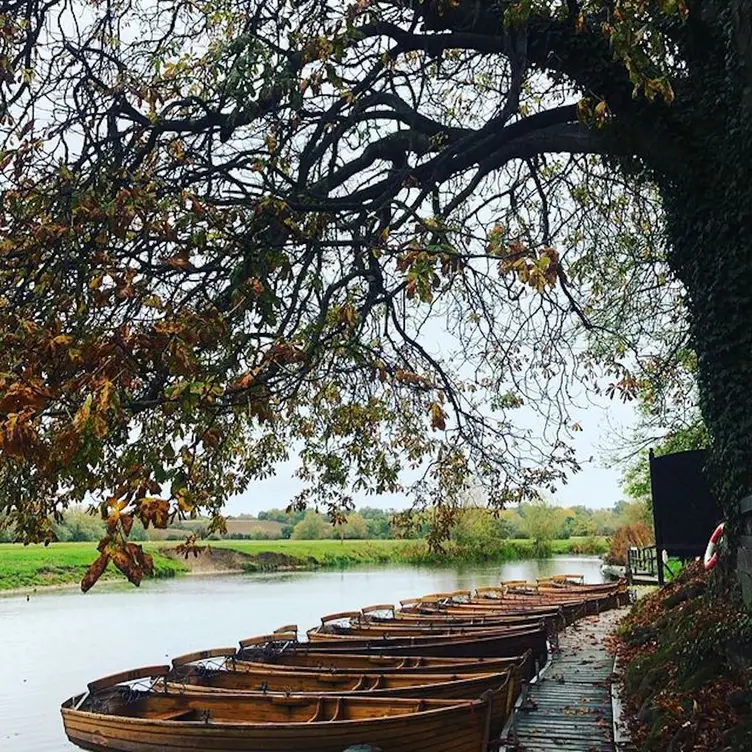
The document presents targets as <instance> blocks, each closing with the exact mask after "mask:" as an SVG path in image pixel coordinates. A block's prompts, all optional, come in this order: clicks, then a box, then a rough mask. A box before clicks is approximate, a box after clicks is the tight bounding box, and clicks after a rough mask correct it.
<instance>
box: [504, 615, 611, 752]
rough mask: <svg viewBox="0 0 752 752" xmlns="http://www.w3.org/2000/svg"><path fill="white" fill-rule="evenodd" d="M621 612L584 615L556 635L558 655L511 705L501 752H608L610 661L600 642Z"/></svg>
mask: <svg viewBox="0 0 752 752" xmlns="http://www.w3.org/2000/svg"><path fill="white" fill-rule="evenodd" d="M624 613H625V609H615V610H613V611H606V612H605V613H603V614H601V615H600V616H587V617H585V618H584V619H581V620H580V621H578V622H577V623H576V624H574V625H572V626H571V627H568V628H567V629H566V630H565V631H564V632H562V633H561V634H560V635H559V649H558V651H555V652H554V655H553V656H552V659H551V661H550V662H549V664H548V665H547V666H546V668H545V669H544V670H543V671H542V672H541V675H540V677H539V679H538V680H537V681H536V682H534V683H532V684H531V685H530V686H529V688H528V690H527V692H526V693H523V695H522V697H521V698H520V700H519V701H518V703H517V708H516V710H515V715H514V718H513V720H512V723H511V727H510V729H509V733H508V736H507V739H506V740H505V745H506V749H507V750H509V751H510V752H511V751H512V750H514V751H515V752H553V751H554V750H561V752H614V750H615V749H616V747H615V745H614V733H613V712H612V706H611V677H612V672H613V667H614V658H613V656H611V655H609V654H608V653H607V652H606V647H605V644H604V638H605V636H606V635H607V634H608V633H609V632H610V631H611V630H612V628H613V627H614V625H615V624H616V622H617V621H618V620H619V619H620V618H621V617H622V616H623V615H624ZM504 748H505V747H504V746H502V749H504Z"/></svg>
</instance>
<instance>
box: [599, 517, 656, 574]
mask: <svg viewBox="0 0 752 752" xmlns="http://www.w3.org/2000/svg"><path fill="white" fill-rule="evenodd" d="M653 543H655V536H654V535H653V529H652V528H651V527H650V526H649V525H647V524H645V523H644V522H636V523H634V524H633V525H623V526H622V527H620V528H618V529H617V530H616V532H615V533H614V534H613V535H612V536H611V537H610V538H609V540H608V551H607V552H606V555H605V556H604V560H605V562H606V563H607V564H616V565H620V566H625V565H626V563H627V551H628V550H629V549H630V548H631V547H632V546H637V547H638V548H643V547H644V546H650V545H652V544H653Z"/></svg>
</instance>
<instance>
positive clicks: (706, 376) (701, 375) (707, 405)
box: [664, 154, 752, 548]
mask: <svg viewBox="0 0 752 752" xmlns="http://www.w3.org/2000/svg"><path fill="white" fill-rule="evenodd" d="M737 156H738V159H737V161H736V163H735V164H727V165H723V164H718V163H715V164H714V165H713V166H712V168H710V171H708V172H706V173H705V175H704V176H702V177H700V176H698V173H697V172H696V171H693V173H692V175H691V176H687V181H686V185H685V186H684V187H683V188H681V189H679V190H678V191H677V188H676V186H673V187H672V189H673V191H674V195H673V196H672V197H671V198H670V199H669V200H668V201H667V204H668V206H667V220H668V231H669V237H670V240H671V241H672V242H673V251H672V255H671V257H670V263H671V266H672V267H673V269H674V271H675V272H676V274H677V276H678V277H679V278H680V279H681V281H682V282H683V283H684V285H685V286H686V288H687V292H688V306H689V312H690V317H691V333H692V339H693V346H694V348H695V351H696V353H697V358H698V364H697V376H698V386H699V397H700V409H701V411H702V415H703V418H704V419H705V423H706V425H707V428H708V432H709V434H710V437H711V447H710V466H709V468H708V469H709V471H710V479H711V483H712V486H713V488H714V491H715V493H716V494H717V498H718V500H719V502H720V503H721V505H722V507H723V508H724V510H725V512H726V519H727V521H728V523H729V531H728V532H729V534H730V535H729V539H730V541H731V544H732V548H733V547H735V540H736V537H737V534H738V525H737V522H738V518H739V501H740V500H741V499H742V498H743V497H744V496H747V495H749V494H752V234H751V233H750V228H752V187H750V185H749V181H748V177H747V176H746V175H745V172H747V170H748V168H749V164H750V163H749V162H748V161H746V160H745V158H744V156H743V155H742V154H738V155H737ZM698 186H699V187H698ZM677 193H678V194H679V195H678V196H677ZM664 195H666V193H665V192H664Z"/></svg>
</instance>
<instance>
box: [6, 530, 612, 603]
mask: <svg viewBox="0 0 752 752" xmlns="http://www.w3.org/2000/svg"><path fill="white" fill-rule="evenodd" d="M605 547H606V542H605V539H604V538H570V539H568V540H557V541H552V542H551V545H550V548H549V550H548V551H546V554H547V555H577V554H598V553H602V552H603V551H605ZM144 548H145V549H146V550H147V551H148V552H149V553H150V554H151V555H152V556H153V557H154V566H155V576H156V577H160V578H161V577H175V576H178V575H183V574H210V573H227V572H259V571H274V570H300V569H319V568H334V567H337V568H342V567H350V566H357V565H369V564H370V565H379V564H403V565H415V566H460V565H467V564H483V563H502V562H507V561H517V560H525V559H535V558H539V556H538V555H536V554H538V551H536V549H535V547H534V545H533V542H532V541H530V540H523V539H512V540H501V541H499V543H498V545H497V546H496V547H495V548H494V549H493V550H488V549H485V550H483V551H480V552H475V551H468V550H466V549H462V548H459V547H457V546H455V545H453V544H451V543H449V544H447V546H446V548H445V551H444V552H443V553H437V552H431V551H429V550H428V547H427V545H426V543H425V541H422V540H345V541H338V540H316V541H298V540H272V541H249V540H225V541H211V542H210V544H209V546H208V548H207V549H206V550H205V551H204V552H203V553H202V554H201V555H200V556H198V557H194V556H189V557H188V558H187V559H186V558H184V557H183V556H182V555H180V554H178V553H177V552H176V551H175V544H173V543H147V544H145V545H144ZM96 556H97V552H96V544H95V543H88V542H87V543H51V544H50V545H49V546H47V547H45V546H21V545H18V544H12V543H4V544H0V591H24V590H26V589H29V588H41V587H50V586H65V585H71V584H77V583H78V582H79V581H80V579H81V577H82V576H83V574H84V572H85V571H86V568H87V567H88V566H89V564H90V563H91V562H92V561H93V560H94V559H95V558H96ZM104 579H106V580H117V579H124V578H123V577H122V575H121V574H120V573H119V572H118V571H117V570H115V568H114V567H109V568H108V569H107V571H106V572H105V575H104Z"/></svg>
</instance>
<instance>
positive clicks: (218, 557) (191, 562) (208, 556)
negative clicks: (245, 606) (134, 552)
mask: <svg viewBox="0 0 752 752" xmlns="http://www.w3.org/2000/svg"><path fill="white" fill-rule="evenodd" d="M159 552H160V554H161V555H162V556H165V557H167V558H168V559H173V560H175V561H179V562H180V563H181V564H182V565H183V566H184V567H185V568H186V569H187V570H188V574H227V573H231V572H272V571H290V570H298V569H315V568H317V567H318V566H319V564H318V562H317V561H316V559H314V558H313V557H308V558H300V557H297V556H289V555H288V554H282V553H278V552H275V551H260V552H259V553H257V554H256V553H254V554H248V553H245V552H243V551H235V550H233V549H230V548H215V547H212V546H207V547H206V548H205V549H203V550H202V551H200V552H199V553H198V555H197V556H194V555H193V554H189V556H188V558H186V557H185V555H184V554H182V553H178V551H177V550H176V549H175V548H167V547H163V548H161V549H160V550H159Z"/></svg>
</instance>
